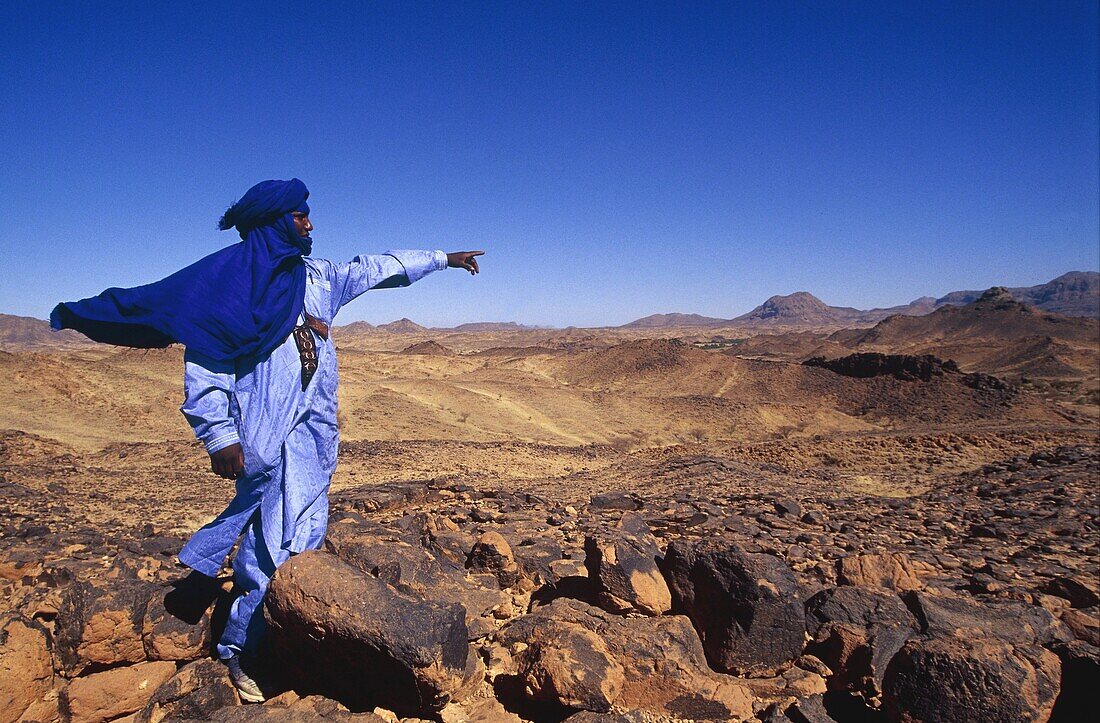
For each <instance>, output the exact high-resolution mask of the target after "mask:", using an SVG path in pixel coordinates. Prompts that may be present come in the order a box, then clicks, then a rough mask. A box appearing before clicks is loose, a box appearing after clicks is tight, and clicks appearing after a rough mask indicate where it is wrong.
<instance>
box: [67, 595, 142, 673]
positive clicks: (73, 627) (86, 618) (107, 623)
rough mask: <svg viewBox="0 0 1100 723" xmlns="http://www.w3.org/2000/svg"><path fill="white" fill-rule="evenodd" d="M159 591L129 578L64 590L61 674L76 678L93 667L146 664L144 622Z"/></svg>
mask: <svg viewBox="0 0 1100 723" xmlns="http://www.w3.org/2000/svg"><path fill="white" fill-rule="evenodd" d="M155 591H156V586H155V585H153V584H152V583H147V582H143V581H140V580H135V579H125V578H119V579H113V580H109V581H106V582H104V583H96V584H93V583H91V582H77V583H74V584H72V585H70V586H69V587H68V588H66V590H65V594H64V596H63V597H62V601H61V606H60V609H59V610H58V613H57V631H56V651H57V653H58V657H59V658H60V662H61V670H62V671H63V672H64V673H65V674H66V675H68V676H75V675H79V674H81V673H83V672H84V671H85V670H87V669H88V668H92V667H106V666H115V665H119V664H125V663H140V662H142V661H144V660H145V644H144V642H143V641H142V635H141V634H142V628H143V619H144V617H145V610H146V606H147V605H148V602H149V599H150V598H151V597H152V596H153V594H154V592H155Z"/></svg>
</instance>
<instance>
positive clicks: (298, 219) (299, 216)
mask: <svg viewBox="0 0 1100 723" xmlns="http://www.w3.org/2000/svg"><path fill="white" fill-rule="evenodd" d="M290 215H291V216H292V217H293V218H294V230H295V231H297V232H298V235H299V236H302V237H303V238H304V237H306V236H309V232H310V231H312V230H313V224H312V223H310V222H309V214H307V213H302V212H301V211H295V212H294V213H292V214H290Z"/></svg>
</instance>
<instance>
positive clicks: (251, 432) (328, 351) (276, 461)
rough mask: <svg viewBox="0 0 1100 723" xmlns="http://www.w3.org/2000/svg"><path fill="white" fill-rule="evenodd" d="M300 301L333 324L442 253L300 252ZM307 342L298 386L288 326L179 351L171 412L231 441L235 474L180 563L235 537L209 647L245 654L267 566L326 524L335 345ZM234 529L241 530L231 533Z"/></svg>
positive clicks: (210, 439)
mask: <svg viewBox="0 0 1100 723" xmlns="http://www.w3.org/2000/svg"><path fill="white" fill-rule="evenodd" d="M304 261H305V265H306V291H305V311H306V313H308V314H310V315H311V316H315V317H317V318H318V319H321V320H322V321H324V322H325V323H326V324H329V325H330V326H331V325H332V320H333V318H334V317H335V316H336V313H337V312H338V311H339V310H340V308H341V307H343V306H344V304H347V303H348V302H349V301H351V300H352V299H354V298H355V297H357V296H359V295H360V294H362V293H363V292H364V291H367V290H368V289H379V288H390V287H395V286H408V285H409V284H412V283H413V282H415V281H417V280H419V279H421V278H423V277H424V276H426V275H428V274H429V273H431V272H433V271H437V270H440V269H445V268H447V255H446V254H445V253H443V252H442V251H388V252H386V253H385V254H382V255H377V256H357V257H356V258H355V259H354V260H353V261H351V262H350V263H342V264H338V263H333V262H331V261H326V260H324V259H314V258H309V257H306V258H305V259H304ZM314 339H315V340H316V341H317V357H318V358H317V372H316V373H315V374H314V376H313V379H312V380H310V382H309V385H308V387H307V388H306V389H305V391H303V390H302V365H301V361H300V359H299V356H298V348H297V346H296V345H295V343H294V338H293V336H291V337H289V338H288V339H287V340H286V341H284V342H283V344H282V345H280V346H279V347H277V348H276V349H275V350H274V351H272V352H271V353H270V354H269V355H268V356H267V357H266V358H242V359H238V360H237V361H236V362H230V363H219V362H215V361H213V360H211V359H209V358H206V357H203V356H202V355H200V354H196V353H191V352H187V353H185V355H184V367H185V368H184V393H185V400H184V403H183V406H181V407H180V411H182V412H183V414H184V416H186V417H187V421H188V422H189V423H190V425H191V427H192V429H194V431H195V436H196V437H198V439H199V440H200V441H201V442H202V443H203V446H204V447H205V448H206V451H207V452H208V453H213V452H216V451H218V450H220V449H224V448H225V447H228V446H229V445H231V444H236V443H238V442H239V443H240V444H241V447H242V448H243V450H244V462H245V467H244V472H243V473H242V474H241V476H240V477H239V478H238V479H237V483H236V489H237V494H236V496H235V497H234V498H233V500H232V501H231V502H230V503H229V506H228V507H226V509H225V511H224V512H222V513H221V514H220V515H218V516H217V518H215V519H214V520H213V521H212V522H210V523H209V524H207V525H205V526H204V527H203V528H202V529H201V530H199V531H198V532H196V533H195V534H194V535H193V536H192V537H191V539H190V540H189V541H188V542H187V544H186V545H185V546H184V548H183V550H182V551H181V552H180V554H179V559H180V561H181V562H182V563H183V564H185V565H187V566H188V567H190V568H192V569H194V570H197V571H199V572H201V573H203V574H204V575H208V576H210V577H214V576H216V575H217V574H218V572H219V571H220V570H221V568H222V565H223V564H224V562H225V558H226V557H227V556H228V555H229V552H230V550H231V549H232V547H233V545H234V544H235V543H236V542H237V540H238V539H241V546H240V548H238V551H237V554H236V555H235V557H234V560H233V571H234V581H235V583H236V585H237V587H238V588H239V589H240V590H241V591H242V592H243V593H244V594H243V595H242V596H240V597H238V598H237V599H236V600H234V602H233V606H232V608H231V610H230V615H229V620H228V622H227V624H226V628H225V632H224V634H223V635H222V638H221V642H220V643H219V645H218V655H219V657H222V658H228V657H230V656H232V655H235V654H237V653H239V652H242V651H243V652H246V653H255V652H256V651H255V647H256V644H257V643H258V642H259V638H260V636H261V635H262V622H263V616H262V615H254V613H255V612H256V610H257V609H258V607H259V605H260V603H261V602H262V601H263V596H264V593H265V592H266V590H267V583H268V581H269V580H270V579H271V576H272V575H273V574H274V571H275V568H277V567H278V566H279V565H281V564H282V563H283V562H284V561H286V559H287V558H288V557H289V556H290V555H291V554H293V553H298V552H303V551H304V550H310V549H316V548H318V547H320V546H321V543H322V542H323V541H324V536H325V529H326V525H327V522H328V486H329V481H330V480H331V478H332V473H333V471H334V470H335V469H336V453H337V449H338V446H339V431H338V429H337V423H336V387H337V373H336V348H335V347H334V346H333V343H332V337H331V335H330V337H329V338H328V339H327V340H325V339H321V338H320V337H319V336H317V335H316V334H314ZM242 534H243V535H244V537H243V538H241V536H242Z"/></svg>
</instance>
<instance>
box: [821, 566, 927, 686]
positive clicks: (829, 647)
mask: <svg viewBox="0 0 1100 723" xmlns="http://www.w3.org/2000/svg"><path fill="white" fill-rule="evenodd" d="M806 626H807V630H808V631H809V633H810V635H811V636H813V638H814V640H813V642H811V643H810V645H809V646H808V647H807V649H806V650H807V652H809V653H812V654H813V655H816V656H817V657H818V658H820V659H821V660H822V661H823V662H824V663H825V665H827V666H828V667H829V668H830V670H832V675H830V676H828V683H829V688H830V689H831V690H846V691H850V692H853V693H861V694H863V695H864V696H866V697H867V698H869V699H870V698H874V697H876V696H878V695H879V694H880V693H881V692H882V676H883V675H884V674H885V672H886V666H887V665H888V664H889V663H890V659H891V658H893V657H894V654H895V653H897V652H898V650H900V649H901V646H902V645H904V644H905V641H907V640H908V639H909V638H911V637H912V636H914V635H915V634H916V633H917V625H916V620H914V619H913V616H912V615H911V614H910V613H909V610H908V609H907V608H906V607H905V605H904V604H903V603H902V601H901V599H900V598H899V597H898V596H897V595H895V594H893V593H891V592H888V591H886V590H881V589H877V588H863V587H851V586H842V587H837V588H832V589H830V590H823V591H822V592H819V593H818V594H816V595H814V596H813V597H812V598H810V599H809V600H808V601H807V602H806Z"/></svg>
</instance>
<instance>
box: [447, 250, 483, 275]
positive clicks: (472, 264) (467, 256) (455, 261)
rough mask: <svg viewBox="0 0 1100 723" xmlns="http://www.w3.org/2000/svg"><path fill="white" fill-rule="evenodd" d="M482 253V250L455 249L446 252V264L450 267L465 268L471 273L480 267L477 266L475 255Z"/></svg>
mask: <svg viewBox="0 0 1100 723" xmlns="http://www.w3.org/2000/svg"><path fill="white" fill-rule="evenodd" d="M484 253H485V252H484V251H455V252H454V253H451V254H447V265H448V266H450V267H451V268H452V269H466V270H467V271H469V272H470V273H471V274H476V273H477V272H479V271H481V269H479V268H478V267H477V258H475V257H477V256H481V255H482V254H484Z"/></svg>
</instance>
